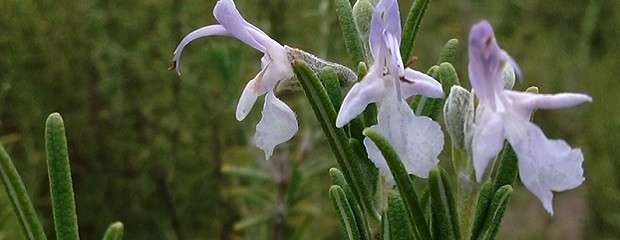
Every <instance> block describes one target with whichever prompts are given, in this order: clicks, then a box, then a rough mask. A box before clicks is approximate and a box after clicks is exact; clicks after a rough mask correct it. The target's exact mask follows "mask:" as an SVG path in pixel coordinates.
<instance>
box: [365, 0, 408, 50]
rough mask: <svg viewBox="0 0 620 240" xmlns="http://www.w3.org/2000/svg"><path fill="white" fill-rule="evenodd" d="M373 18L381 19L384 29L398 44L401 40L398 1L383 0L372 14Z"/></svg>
mask: <svg viewBox="0 0 620 240" xmlns="http://www.w3.org/2000/svg"><path fill="white" fill-rule="evenodd" d="M372 17H373V18H379V19H380V20H381V22H382V23H383V24H382V26H383V29H385V30H387V32H389V33H390V34H391V35H394V36H395V37H396V40H397V42H398V44H400V40H401V35H402V33H401V31H402V30H401V26H400V11H399V10H398V2H397V1H396V0H381V1H379V3H377V6H376V7H375V10H374V11H373V13H372Z"/></svg>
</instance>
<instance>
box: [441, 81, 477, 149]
mask: <svg viewBox="0 0 620 240" xmlns="http://www.w3.org/2000/svg"><path fill="white" fill-rule="evenodd" d="M472 100H473V98H472V95H471V93H470V92H469V91H467V89H465V88H463V87H461V86H459V85H454V86H452V88H451V89H450V95H448V98H447V99H446V104H445V105H444V109H443V111H444V122H445V123H446V128H447V130H448V134H450V138H451V139H452V145H454V146H456V147H458V148H460V149H469V147H468V145H469V142H471V137H472V135H473V134H472V133H473V131H472V130H473V129H472V125H473V120H474V119H473V111H474V106H473V101H472Z"/></svg>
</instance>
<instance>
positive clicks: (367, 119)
mask: <svg viewBox="0 0 620 240" xmlns="http://www.w3.org/2000/svg"><path fill="white" fill-rule="evenodd" d="M377 112H378V111H377V104H376V103H371V104H368V106H366V110H364V124H365V125H366V127H370V126H374V125H377Z"/></svg>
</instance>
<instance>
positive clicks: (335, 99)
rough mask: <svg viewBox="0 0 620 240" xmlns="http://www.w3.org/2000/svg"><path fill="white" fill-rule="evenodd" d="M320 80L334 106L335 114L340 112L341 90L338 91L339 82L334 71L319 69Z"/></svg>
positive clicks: (331, 69) (332, 69)
mask: <svg viewBox="0 0 620 240" xmlns="http://www.w3.org/2000/svg"><path fill="white" fill-rule="evenodd" d="M321 78H322V79H323V85H325V90H326V91H327V95H328V96H329V99H330V100H331V102H332V104H333V105H334V109H335V110H336V112H338V111H340V105H342V90H340V80H338V75H336V70H334V68H332V67H324V68H322V69H321Z"/></svg>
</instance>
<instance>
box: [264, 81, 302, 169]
mask: <svg viewBox="0 0 620 240" xmlns="http://www.w3.org/2000/svg"><path fill="white" fill-rule="evenodd" d="M297 129H298V126H297V118H296V117H295V113H294V112H293V110H291V109H290V108H289V107H288V106H287V105H286V104H284V102H282V101H280V99H278V98H276V96H275V95H274V94H273V91H270V92H268V93H267V95H266V97H265V105H264V106H263V118H261V120H260V122H259V123H258V125H256V134H255V135H254V142H255V143H256V146H257V147H259V148H260V149H262V150H263V151H265V159H267V160H269V158H270V157H271V154H272V153H273V149H274V148H275V146H276V145H278V144H280V143H283V142H286V141H288V140H289V139H291V138H292V137H293V135H295V133H296V132H297Z"/></svg>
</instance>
